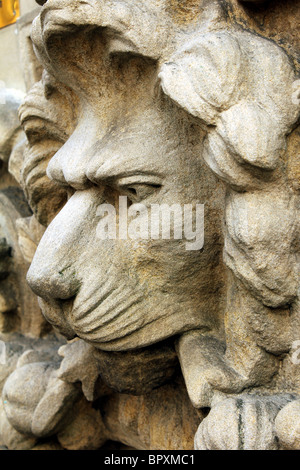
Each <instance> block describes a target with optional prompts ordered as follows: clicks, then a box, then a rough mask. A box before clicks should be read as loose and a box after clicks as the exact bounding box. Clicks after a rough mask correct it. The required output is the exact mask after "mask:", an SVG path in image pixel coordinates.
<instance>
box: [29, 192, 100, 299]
mask: <svg viewBox="0 0 300 470" xmlns="http://www.w3.org/2000/svg"><path fill="white" fill-rule="evenodd" d="M95 210H96V206H95V194H94V193H93V190H90V191H89V190H87V191H80V192H76V193H75V194H74V195H73V196H72V197H71V198H70V199H69V201H68V202H67V204H66V205H65V206H64V207H63V209H62V210H61V211H60V212H59V214H58V215H57V216H56V217H55V219H54V220H53V221H52V222H51V224H50V225H49V227H48V228H47V230H46V232H45V233H44V236H43V237H42V240H41V241H40V243H39V246H38V248H37V250H36V253H35V255H34V258H33V261H32V263H31V266H30V269H29V271H28V273H27V281H28V284H29V285H30V287H31V289H32V290H33V291H34V292H35V293H36V294H37V295H38V296H39V297H42V298H44V299H63V300H66V299H70V298H72V297H74V296H75V295H76V293H77V292H78V290H79V288H80V280H79V279H80V265H81V261H82V260H81V258H82V256H84V255H85V247H86V246H87V245H88V244H89V240H90V237H91V233H92V224H93V219H94V212H95Z"/></svg>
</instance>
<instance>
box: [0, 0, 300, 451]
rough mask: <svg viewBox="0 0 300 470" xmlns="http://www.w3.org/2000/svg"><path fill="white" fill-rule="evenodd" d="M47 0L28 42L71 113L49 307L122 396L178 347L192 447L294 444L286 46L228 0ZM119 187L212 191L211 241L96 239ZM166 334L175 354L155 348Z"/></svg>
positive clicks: (291, 72) (294, 220)
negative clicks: (228, 9) (240, 18)
mask: <svg viewBox="0 0 300 470" xmlns="http://www.w3.org/2000/svg"><path fill="white" fill-rule="evenodd" d="M43 3H44V6H43V8H42V10H41V13H40V15H39V16H38V17H37V18H36V20H35V21H34V24H33V30H32V38H33V41H34V44H35V50H36V54H37V56H38V58H39V60H40V61H41V63H42V64H43V66H44V67H45V69H46V70H47V73H48V74H49V77H54V78H52V80H54V82H55V83H56V84H55V87H56V88H55V87H54V88H55V90H59V93H60V94H61V95H62V96H63V97H64V98H61V99H59V100H58V101H59V102H60V105H61V109H62V111H58V110H59V105H57V104H56V105H55V102H54V101H53V103H54V104H53V106H56V108H55V111H54V115H55V116H58V115H59V113H60V112H63V113H65V116H72V118H71V120H70V122H71V123H72V124H70V125H69V118H65V119H64V120H63V122H62V123H61V126H60V129H62V130H63V132H64V136H63V138H61V135H60V136H59V137H58V138H57V136H56V138H55V139H56V140H57V142H59V145H58V148H57V149H56V150H57V151H56V153H55V155H54V156H53V157H52V158H51V160H50V162H49V164H48V167H47V175H48V177H49V178H50V179H51V180H52V181H53V182H54V184H55V185H57V187H59V188H61V191H64V192H65V193H67V195H68V201H67V202H66V203H65V205H64V207H63V208H62V209H60V210H59V208H60V204H56V206H55V210H54V211H53V212H57V210H59V212H58V214H57V215H56V217H55V218H54V219H53V220H52V222H51V223H50V225H49V226H48V228H47V230H46V232H45V234H44V236H43V238H42V240H41V242H40V244H39V246H38V248H37V251H36V253H35V256H34V259H33V262H32V264H31V267H30V269H29V272H28V275H27V279H28V282H29V284H30V286H31V288H32V289H33V291H34V292H35V293H36V294H37V295H38V296H39V302H40V306H41V308H42V310H43V313H44V315H45V317H46V318H47V320H48V321H49V322H50V323H51V324H52V325H53V327H54V328H55V329H56V330H58V331H59V332H61V333H62V334H63V335H64V336H65V337H66V338H67V339H69V340H72V339H74V338H75V339H76V337H79V338H80V339H81V340H84V342H85V344H88V345H89V348H91V349H90V351H93V353H92V354H93V357H94V358H95V357H96V358H97V359H96V362H97V367H98V368H99V369H98V370H99V371H100V375H101V377H102V379H105V381H106V383H107V385H108V386H109V387H112V388H114V389H115V390H117V391H118V392H120V393H122V392H128V391H129V390H130V393H133V394H143V393H145V390H147V392H149V390H151V389H153V388H155V387H159V386H162V385H163V384H164V378H163V377H164V375H166V374H165V371H166V370H170V367H171V366H170V365H171V364H172V361H173V360H174V354H175V353H174V346H175V350H176V355H177V357H178V359H179V362H180V366H181V371H182V374H183V377H184V380H185V385H186V388H187V392H188V395H189V398H190V400H191V403H192V405H193V406H194V407H195V408H196V409H198V410H199V411H200V412H201V413H203V414H202V416H201V418H199V422H200V421H201V419H203V418H204V416H205V413H206V410H207V408H209V409H211V411H210V413H209V414H208V416H207V417H205V418H204V419H203V421H202V423H201V424H200V427H199V429H198V431H197V433H196V437H195V448H197V449H221V448H239V449H241V448H260V449H262V448H263V449H275V448H278V446H282V447H283V448H284V447H289V448H293V446H294V447H295V446H297V445H298V442H299V439H298V438H297V437H295V438H293V439H291V438H290V436H289V435H288V431H287V430H286V427H285V423H286V419H287V416H289V413H291V412H290V411H289V410H290V409H293V410H294V409H296V410H298V408H297V406H298V405H297V404H298V401H297V400H298V399H299V385H300V382H299V372H297V368H296V365H295V364H293V363H292V361H291V354H292V351H293V344H294V343H295V341H297V339H298V336H297V335H298V332H299V319H300V311H299V186H298V185H297V182H296V180H295V175H294V174H293V173H292V172H291V170H290V161H291V160H292V159H293V153H292V152H293V148H294V143H293V142H294V139H295V129H296V128H297V126H298V124H299V117H300V106H299V100H298V99H295V96H298V95H297V93H298V91H297V89H296V88H295V83H296V84H297V83H298V82H297V72H296V70H295V67H294V65H293V62H292V60H291V58H290V57H289V56H288V54H287V52H286V51H285V50H284V49H282V48H281V47H279V46H278V45H277V44H276V43H275V42H273V41H271V40H268V39H265V38H263V37H262V36H259V35H257V34H254V33H253V32H249V31H246V30H244V29H243V28H242V27H240V26H238V25H237V24H230V23H228V20H227V17H226V15H225V14H224V9H223V5H222V2H218V1H213V2H211V1H210V2H206V1H199V2H188V1H187V2H184V5H182V4H181V5H179V4H177V2H173V1H167V0H160V1H158V2H157V1H155V2H154V1H153V2H152V1H151V0H149V1H144V2H138V1H134V2H132V1H130V2H129V1H125V0H124V1H121V0H120V1H108V2H107V1H105V2H104V1H98V0H97V1H96V0H88V1H87V2H84V3H82V2H79V1H78V2H77V1H76V2H72V5H71V4H70V2H67V1H65V0H48V1H47V2H43ZM54 82H53V83H54ZM43 86H44V87H45V83H44V85H43V84H39V85H37V87H40V89H41V87H43ZM295 90H296V94H295ZM55 93H57V91H56V92H55ZM33 95H34V94H33ZM33 95H32V96H33ZM66 97H67V98H66ZM42 99H44V98H42ZM33 102H34V103H35V106H36V107H37V101H36V100H35V98H34V99H33ZM26 112H27V111H26V106H25V107H24V113H25V115H26ZM30 115H31V116H32V113H30V112H29V113H28V116H30ZM21 116H22V113H21ZM28 119H29V118H28ZM25 121H26V119H23V122H24V125H25V130H26V122H25ZM66 124H67V126H66ZM29 127H30V126H29ZM66 127H67V128H68V129H67V131H66V132H65V129H66ZM46 134H47V132H46ZM51 135H52V138H53V135H54V136H55V132H54V133H53V132H52V134H51ZM48 160H49V159H48V157H47V159H46V160H43V163H42V165H44V164H45V161H47V163H48ZM34 165H35V166H34ZM34 165H33V166H32V169H33V171H35V170H34V168H41V167H40V166H39V165H40V163H39V159H37V160H35V164H34ZM25 166H26V164H25ZM37 171H39V170H37ZM44 171H45V169H44ZM43 174H44V173H43ZM43 178H44V176H43ZM26 181H29V180H28V178H27V180H25V182H24V184H25V188H26V187H28V183H27V182H26ZM31 181H32V182H33V187H34V179H31ZM47 184H50V183H47ZM51 184H52V183H51ZM27 190H28V189H27ZM25 191H26V189H25ZM45 194H46V193H45ZM120 196H121V197H122V196H123V197H125V196H126V198H127V201H128V205H129V208H130V206H132V205H134V204H143V205H144V206H146V207H147V209H149V208H150V206H151V205H153V204H160V205H161V204H169V205H170V204H174V203H176V204H181V205H184V204H195V203H201V204H204V205H205V213H204V214H205V242H204V245H203V248H202V249H201V250H198V251H196V250H195V251H187V250H185V243H184V242H185V240H177V239H176V240H175V239H174V240H165V239H155V240H153V239H149V238H148V239H147V240H144V239H128V237H127V238H123V239H122V238H121V239H117V240H112V239H106V240H102V239H101V240H100V239H99V237H97V226H98V224H99V213H98V207H99V206H101V204H110V205H114V206H115V207H116V206H117V203H118V200H119V197H120ZM29 201H30V198H29ZM43 210H45V209H43ZM49 210H50V208H49ZM51 218H52V217H51ZM116 218H117V224H120V220H121V219H120V213H119V212H118V210H117V211H116ZM222 222H223V223H222ZM222 246H223V247H224V249H223V261H224V262H223V261H222ZM226 268H227V269H226ZM72 344H75V345H76V344H77V345H79V344H81V343H80V340H79V341H76V340H75V343H72ZM72 347H77V346H72ZM163 348H165V349H164V351H165V353H164V358H165V362H162V361H161V360H159V361H156V360H155V357H156V356H155V354H156V351H157V350H158V349H159V350H162V349H163ZM145 352H146V353H147V354H148V355H149V356H148V357H150V362H151V361H152V367H150V371H151V372H150V374H149V376H145V373H144V372H141V373H140V375H139V377H140V378H139V377H138V374H136V375H135V374H134V371H133V372H132V382H131V385H130V387H129V388H128V382H126V380H125V377H124V376H122V374H120V370H121V368H122V367H123V364H124V361H125V363H126V361H127V362H128V361H130V358H133V357H135V358H139V357H140V358H142V360H141V362H140V363H142V362H143V361H146V358H145V355H144V354H145ZM159 357H161V356H159ZM151 358H152V359H151ZM135 361H136V362H135V363H136V364H138V363H139V359H135ZM145 363H146V362H145ZM112 364H114V367H115V369H114V371H115V374H114V375H115V377H112V375H113V374H111V373H110V368H111V365H112ZM141 369H143V367H142V368H141ZM141 369H138V370H141ZM66 376H67V375H65V377H66ZM129 376H131V375H130V374H129ZM139 380H140V383H142V382H143V380H144V382H143V384H144V385H143V386H139ZM146 382H147V384H148V386H147V387H148V388H147V387H146V386H145V383H146ZM149 384H150V385H149ZM145 387H146V388H145ZM9 393H10V391H9V387H7V390H6V394H7V395H6V397H7V400H8V402H9ZM8 406H9V405H8ZM247 416H248V417H249V416H251V420H250V418H247ZM297 416H298V418H297V419H298V421H297V420H296V421H295V423H296V424H295V429H297V426H298V424H297V423H299V415H297ZM276 417H277V418H276ZM250 421H251V424H250ZM241 422H242V423H243V424H242V427H241V426H240V425H239V423H241ZM295 432H296V431H295ZM228 435H231V437H232V438H230V439H229V438H227V439H226V436H228ZM243 436H244V437H243ZM245 436H246V437H245ZM278 438H279V439H280V444H278ZM297 439H298V440H297ZM121 440H122V439H121ZM123 442H124V441H123Z"/></svg>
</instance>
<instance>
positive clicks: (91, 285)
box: [28, 81, 221, 350]
mask: <svg viewBox="0 0 300 470" xmlns="http://www.w3.org/2000/svg"><path fill="white" fill-rule="evenodd" d="M146 82H147V81H146ZM146 82H145V84H147V83H146ZM138 93H139V90H138V89H137V90H136V94H137V95H138ZM149 95H150V98H149V99H148V101H147V102H146V103H145V101H143V106H141V103H140V102H139V100H138V99H137V96H135V103H133V104H131V106H126V107H123V109H122V107H120V108H119V116H118V118H116V117H115V114H114V113H113V117H114V119H113V122H111V121H110V119H108V116H107V113H106V114H105V116H106V122H108V124H107V125H106V124H105V121H104V119H103V115H102V114H101V113H99V110H98V107H97V106H95V107H91V106H90V105H88V106H86V107H85V106H84V105H83V107H82V113H81V118H80V119H79V123H78V126H77V128H76V130H75V132H74V133H73V134H72V136H71V137H70V139H69V140H68V141H67V142H66V144H65V145H64V146H63V147H62V148H61V149H60V151H59V152H58V153H57V154H56V155H55V156H54V157H53V159H52V160H51V161H50V164H49V166H48V174H49V175H50V177H51V178H53V179H54V180H55V181H56V182H57V183H58V184H59V185H61V186H63V187H64V188H65V189H66V190H67V191H68V192H69V195H70V197H69V200H68V202H67V203H66V205H65V206H64V208H63V209H62V210H61V211H60V213H59V214H58V215H57V216H56V218H55V219H54V220H53V221H52V223H51V224H50V226H49V227H48V229H47V230H46V233H45V235H44V236H43V238H42V240H41V242H40V245H39V246H38V249H37V252H36V254H35V257H34V259H33V262H32V265H31V268H30V270H29V272H28V282H29V284H30V286H31V287H32V289H33V290H34V292H35V293H36V294H37V295H38V296H39V297H41V298H42V300H41V302H40V304H41V307H42V309H43V313H44V315H45V316H46V318H47V319H48V320H49V321H50V323H52V324H53V325H54V326H56V327H58V328H59V329H60V331H62V332H63V333H65V334H66V335H67V336H68V337H72V336H74V335H78V336H79V337H81V338H83V339H85V340H87V341H90V342H92V343H93V344H95V345H96V346H98V347H100V348H102V349H106V350H125V349H131V348H138V347H142V346H146V345H149V344H152V343H154V342H157V341H160V340H162V339H164V338H166V337H169V336H172V335H175V334H178V333H179V332H182V331H186V330H189V329H194V328H199V329H205V330H207V329H212V328H214V327H215V326H216V323H217V320H218V304H217V303H216V301H215V300H213V298H214V299H215V295H216V292H217V291H218V289H219V288H220V285H219V283H220V281H219V280H218V275H217V271H218V269H219V261H220V260H219V254H220V248H221V246H220V243H219V242H220V240H219V237H220V227H219V222H217V220H218V216H220V214H219V213H218V199H219V196H218V186H217V184H216V180H215V179H214V177H213V176H211V175H210V173H209V170H208V169H207V168H206V167H205V165H204V164H203V163H202V162H201V158H200V157H201V140H202V139H201V132H202V131H201V130H200V128H199V127H198V126H195V125H194V124H193V123H192V122H191V121H189V119H188V118H186V120H184V114H183V113H182V112H181V111H180V110H178V109H176V108H175V107H174V106H172V105H171V104H170V103H169V102H168V101H166V99H165V98H163V99H161V98H157V99H156V100H155V99H154V95H152V96H151V92H150V90H149ZM120 196H121V197H123V198H122V199H121V200H122V201H123V202H124V201H126V202H127V203H128V211H130V208H132V207H134V205H135V204H143V207H144V208H145V209H146V212H147V215H148V220H149V222H150V220H151V213H150V212H151V208H152V206H153V205H157V204H159V205H160V206H161V205H163V204H167V205H169V206H171V205H172V204H178V205H180V207H181V208H183V207H184V204H196V203H198V204H205V214H208V212H209V211H211V212H210V213H211V215H210V217H207V218H206V219H205V243H204V247H203V249H201V250H199V249H196V250H187V249H186V242H187V240H186V239H185V235H184V233H183V238H182V239H173V237H172V233H171V238H170V239H163V238H162V236H161V235H160V236H159V237H158V238H157V239H153V238H151V233H150V229H149V238H148V239H140V238H134V237H133V238H131V236H130V235H128V237H126V236H125V237H124V236H123V235H121V236H118V235H117V237H116V239H106V240H104V239H102V238H101V237H100V236H99V223H100V222H101V216H100V215H99V214H100V213H99V208H100V207H101V205H103V204H110V205H111V206H112V207H114V208H115V210H116V219H115V220H116V227H117V229H119V228H120V225H121V224H122V223H123V222H124V220H123V222H122V221H121V214H120V207H119V203H120ZM126 198H127V199H126ZM136 207H139V206H136ZM126 209H127V207H126ZM128 214H129V216H128V217H129V219H130V217H131V219H130V220H133V219H134V217H133V215H132V214H131V216H130V212H128ZM144 215H145V214H144ZM128 222H129V221H128ZM198 223H199V221H198Z"/></svg>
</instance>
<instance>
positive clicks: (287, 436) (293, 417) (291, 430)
mask: <svg viewBox="0 0 300 470" xmlns="http://www.w3.org/2000/svg"><path fill="white" fill-rule="evenodd" d="M275 429H276V434H277V437H278V438H279V442H280V444H281V445H282V447H283V448H284V449H288V450H299V449H300V400H295V401H292V402H291V403H289V404H288V405H286V406H285V407H284V408H283V409H282V410H281V411H280V412H279V413H278V415H277V417H276V420H275Z"/></svg>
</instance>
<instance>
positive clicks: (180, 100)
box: [159, 31, 245, 125]
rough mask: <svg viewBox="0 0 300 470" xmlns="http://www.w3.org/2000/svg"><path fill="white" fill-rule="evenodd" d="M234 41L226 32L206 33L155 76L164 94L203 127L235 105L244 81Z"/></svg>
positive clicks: (177, 54) (237, 45)
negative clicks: (195, 118) (158, 78)
mask: <svg viewBox="0 0 300 470" xmlns="http://www.w3.org/2000/svg"><path fill="white" fill-rule="evenodd" d="M243 64H244V60H243V57H242V53H241V50H240V47H239V44H238V41H237V40H236V39H235V38H234V37H233V36H230V35H229V34H228V33H227V32H226V31H220V32H214V33H207V34H203V35H201V36H198V37H197V38H196V39H194V40H193V41H190V42H188V43H187V44H185V47H184V49H182V50H181V51H179V52H178V53H176V55H174V56H173V57H172V59H171V61H170V62H168V63H165V64H163V66H162V68H161V72H160V74H159V77H160V80H161V85H162V89H163V91H164V93H165V94H166V95H168V96H169V97H170V98H171V99H172V100H173V101H175V103H177V104H178V105H179V106H180V107H181V108H183V109H185V110H186V111H187V112H188V113H190V114H192V115H193V116H195V117H198V118H200V119H201V120H202V121H204V122H205V123H206V124H209V125H213V124H216V121H217V118H218V116H219V115H220V113H221V112H222V111H225V110H226V109H228V108H229V107H230V106H232V105H233V104H235V103H237V102H238V99H239V94H240V92H241V84H242V82H243V79H244V73H245V68H244V67H243Z"/></svg>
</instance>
